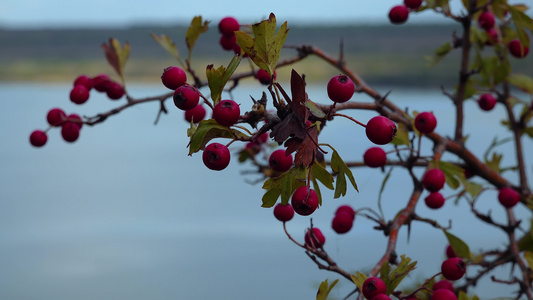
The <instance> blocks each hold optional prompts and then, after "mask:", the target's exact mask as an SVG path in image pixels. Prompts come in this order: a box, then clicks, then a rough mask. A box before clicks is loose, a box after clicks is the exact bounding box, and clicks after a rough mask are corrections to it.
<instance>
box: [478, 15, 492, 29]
mask: <svg viewBox="0 0 533 300" xmlns="http://www.w3.org/2000/svg"><path fill="white" fill-rule="evenodd" d="M477 24H478V25H479V27H481V28H483V29H485V30H489V29H491V28H493V27H494V24H496V20H495V19H494V15H493V14H492V13H491V12H490V11H484V12H482V13H481V14H479V17H478V18H477Z"/></svg>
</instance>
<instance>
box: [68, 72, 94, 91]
mask: <svg viewBox="0 0 533 300" xmlns="http://www.w3.org/2000/svg"><path fill="white" fill-rule="evenodd" d="M78 84H81V85H83V86H84V87H85V88H87V90H88V91H90V90H91V89H92V88H93V80H92V79H91V77H89V76H87V75H80V76H78V77H77V78H76V79H75V80H74V84H73V85H72V86H76V85H78Z"/></svg>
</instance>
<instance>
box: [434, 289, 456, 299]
mask: <svg viewBox="0 0 533 300" xmlns="http://www.w3.org/2000/svg"><path fill="white" fill-rule="evenodd" d="M431 300H457V296H455V294H454V293H453V291H450V290H446V289H440V290H436V291H434V292H433V295H431Z"/></svg>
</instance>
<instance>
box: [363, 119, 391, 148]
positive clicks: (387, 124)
mask: <svg viewBox="0 0 533 300" xmlns="http://www.w3.org/2000/svg"><path fill="white" fill-rule="evenodd" d="M365 132H366V136H367V137H368V139H369V140H370V141H371V142H372V143H374V144H377V145H385V144H388V143H390V142H391V141H392V140H393V139H394V136H395V135H396V124H394V122H392V121H391V120H390V119H389V118H386V117H384V116H376V117H373V118H372V119H370V121H368V123H367V124H366V129H365Z"/></svg>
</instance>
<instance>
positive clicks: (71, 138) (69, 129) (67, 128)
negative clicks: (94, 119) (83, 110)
mask: <svg viewBox="0 0 533 300" xmlns="http://www.w3.org/2000/svg"><path fill="white" fill-rule="evenodd" d="M61 136H62V137H63V139H64V140H65V141H67V142H69V143H73V142H75V141H76V140H77V139H78V137H79V136H80V127H79V126H78V124H76V123H74V122H70V121H66V122H65V123H63V125H61Z"/></svg>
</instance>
